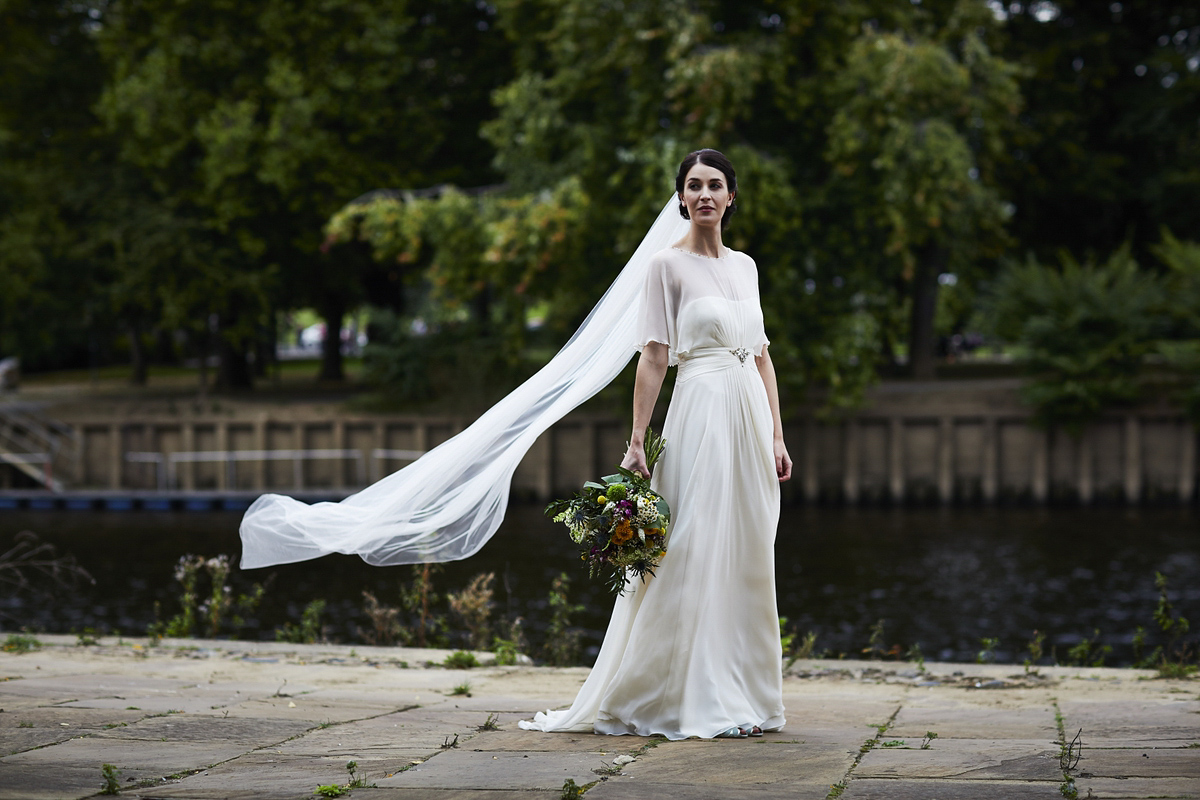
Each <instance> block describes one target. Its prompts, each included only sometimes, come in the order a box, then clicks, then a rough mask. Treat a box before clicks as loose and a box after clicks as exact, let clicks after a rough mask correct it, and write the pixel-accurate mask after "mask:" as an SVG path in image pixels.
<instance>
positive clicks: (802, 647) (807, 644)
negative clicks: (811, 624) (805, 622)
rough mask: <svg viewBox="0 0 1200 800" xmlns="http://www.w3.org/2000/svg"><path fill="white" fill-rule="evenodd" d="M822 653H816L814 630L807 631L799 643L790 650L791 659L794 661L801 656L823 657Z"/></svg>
mask: <svg viewBox="0 0 1200 800" xmlns="http://www.w3.org/2000/svg"><path fill="white" fill-rule="evenodd" d="M824 655H825V654H824V653H817V634H816V632H815V631H809V632H808V633H806V634H804V638H803V639H801V640H800V644H799V645H798V646H797V647H796V649H795V650H794V651H793V652H792V661H793V662H794V661H796V660H798V659H801V658H823V657H824ZM789 666H790V665H789Z"/></svg>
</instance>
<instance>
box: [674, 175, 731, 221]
mask: <svg viewBox="0 0 1200 800" xmlns="http://www.w3.org/2000/svg"><path fill="white" fill-rule="evenodd" d="M679 199H680V200H681V201H682V202H683V204H684V205H685V206H687V210H688V216H690V217H691V218H692V222H693V223H694V224H696V225H704V226H706V227H707V226H720V224H721V217H722V216H723V215H724V214H725V209H726V208H728V207H729V206H730V204H731V203H733V195H732V194H730V193H729V187H728V186H727V185H726V183H725V173H723V172H721V170H719V169H717V168H716V167H710V166H708V165H707V164H696V165H695V166H693V167H692V168H691V169H690V170H688V174H687V178H685V179H684V181H683V193H682V194H681V195H680V196H679Z"/></svg>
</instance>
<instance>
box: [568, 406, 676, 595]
mask: <svg viewBox="0 0 1200 800" xmlns="http://www.w3.org/2000/svg"><path fill="white" fill-rule="evenodd" d="M666 446H667V443H666V442H665V441H664V440H663V438H662V437H661V436H658V435H657V434H655V433H654V431H653V430H651V429H649V428H647V429H646V466H647V467H649V469H650V471H651V472H653V471H654V465H655V464H656V463H658V459H659V458H660V457H661V456H662V453H663V450H664V449H665V448H666ZM546 516H548V517H551V518H552V519H553V520H554V521H555V522H561V523H563V524H564V525H566V526H567V530H568V531H569V532H570V535H571V541H573V542H575V544H577V545H579V547H580V554H579V559H580V560H581V561H584V562H586V563H587V565H588V574H589V575H590V576H591V577H593V578H594V577H596V576H597V575H605V576H607V580H608V588H609V589H610V590H612V592H613V593H614V594H620V593H621V592H622V591H624V588H625V582H626V580H627V579H628V578H629V577H630V576H635V577H638V578H641V579H642V580H645V578H646V576H647V575H653V574H654V568H655V567H657V566H658V564H659V562H661V561H662V557H663V555H665V554H666V552H667V528H668V526H669V525H670V522H671V508H670V506H668V505H667V501H666V500H664V499H663V498H662V495H660V494H658V492H656V491H654V490H653V489H651V488H650V479H649V478H647V477H644V476H642V475H640V474H639V473H636V472H632V471H630V470H627V469H625V468H623V467H617V472H616V474H615V475H606V476H605V477H603V478H601V479H600V482H596V481H588V482H586V483H585V484H584V485H583V488H582V489H581V490H580V491H578V492H577V493H576V494H575V496H574V497H571V498H569V499H567V500H555V501H554V502H553V503H551V504H550V505H548V506H546Z"/></svg>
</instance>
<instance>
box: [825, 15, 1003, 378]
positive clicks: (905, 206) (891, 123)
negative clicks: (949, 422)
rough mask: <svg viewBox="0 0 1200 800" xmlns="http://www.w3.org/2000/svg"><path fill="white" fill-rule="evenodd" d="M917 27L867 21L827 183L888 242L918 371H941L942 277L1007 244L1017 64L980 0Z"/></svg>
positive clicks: (850, 212) (889, 266)
mask: <svg viewBox="0 0 1200 800" xmlns="http://www.w3.org/2000/svg"><path fill="white" fill-rule="evenodd" d="M913 27H914V28H915V29H916V30H917V31H921V32H922V33H921V34H905V33H903V32H895V33H892V32H868V33H866V34H864V35H863V36H861V37H860V38H859V39H858V40H856V41H855V42H854V44H853V45H852V46H851V48H850V52H849V55H848V56H847V64H846V68H845V69H844V70H843V71H841V73H840V74H839V75H838V77H837V79H836V82H835V89H834V92H835V96H836V97H837V98H838V109H837V111H836V112H835V113H834V115H833V118H832V120H831V121H830V123H829V144H828V148H827V150H826V158H827V159H828V160H829V162H830V164H831V165H832V166H833V174H832V175H831V177H830V181H829V183H828V185H827V187H826V188H827V197H828V198H829V200H830V201H831V202H832V203H834V204H836V205H837V206H839V207H840V208H841V209H842V210H843V211H844V217H843V218H844V219H845V220H846V224H847V225H848V226H850V227H852V228H854V229H855V230H856V231H862V232H863V233H864V234H865V237H864V238H865V239H866V240H867V241H871V242H874V243H876V246H877V247H879V248H880V251H881V253H880V254H881V255H882V256H883V258H882V259H881V261H882V262H883V263H882V264H881V266H882V268H883V269H884V270H886V274H887V276H888V278H887V279H888V280H889V281H890V282H892V283H893V285H894V286H896V287H897V288H898V289H899V291H898V292H897V294H898V297H900V298H907V299H908V301H909V303H910V322H909V326H908V341H909V346H908V351H909V363H910V366H911V372H912V374H913V376H914V377H918V378H932V377H933V376H934V361H933V358H934V328H933V323H934V314H935V311H936V308H937V288H938V276H939V275H940V274H941V273H945V272H953V271H960V272H961V271H963V270H969V269H971V267H972V266H974V265H975V264H976V263H978V262H979V260H980V259H982V258H989V257H995V256H997V255H999V254H1000V253H1002V252H1003V249H1004V245H1005V244H1007V243H1008V240H1007V237H1006V236H1005V232H1004V223H1005V221H1006V219H1007V217H1008V210H1007V207H1006V205H1005V203H1004V202H1003V200H1002V198H1001V196H1000V193H999V192H998V191H997V189H996V186H995V172H996V165H997V162H998V161H999V160H1000V159H1002V158H1003V156H1004V149H1005V139H1006V137H1005V133H1006V131H1007V129H1009V128H1010V127H1011V124H1012V122H1013V120H1014V118H1015V115H1016V112H1017V110H1018V108H1019V106H1020V95H1019V93H1018V91H1017V83H1016V77H1017V75H1018V74H1019V70H1018V68H1017V67H1016V66H1015V65H1013V64H1011V63H1009V62H1006V61H1004V60H1003V59H1001V58H999V57H998V56H997V55H996V54H995V53H994V52H993V50H992V47H991V46H990V45H989V39H993V38H995V37H994V31H993V30H992V28H993V27H994V21H993V19H992V15H991V13H990V12H989V11H987V9H986V8H984V7H983V6H982V5H980V4H978V3H974V2H960V3H956V4H954V5H953V6H952V8H951V10H950V13H949V15H948V16H947V17H946V18H945V19H942V20H938V19H936V18H935V17H934V16H933V15H930V16H929V17H927V18H925V19H918V20H917V24H916V25H914V26H913Z"/></svg>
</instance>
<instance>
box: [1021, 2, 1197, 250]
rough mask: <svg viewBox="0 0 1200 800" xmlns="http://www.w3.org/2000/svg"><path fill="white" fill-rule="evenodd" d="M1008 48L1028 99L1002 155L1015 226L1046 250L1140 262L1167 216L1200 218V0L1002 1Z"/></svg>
mask: <svg viewBox="0 0 1200 800" xmlns="http://www.w3.org/2000/svg"><path fill="white" fill-rule="evenodd" d="M1003 7H1004V11H1003V12H1002V13H1003V16H1004V17H1005V18H1006V19H1005V22H1004V28H1005V30H1006V31H1007V35H1006V37H1005V38H1006V41H1005V45H1004V54H1005V55H1006V56H1007V57H1008V58H1010V59H1013V60H1015V61H1018V62H1020V63H1022V64H1024V65H1027V67H1028V69H1027V71H1026V72H1025V74H1024V75H1023V76H1022V80H1021V91H1022V94H1023V95H1024V96H1025V98H1026V100H1027V102H1026V107H1025V110H1024V111H1023V113H1022V114H1021V116H1020V129H1019V131H1018V132H1017V133H1016V135H1014V136H1013V137H1012V140H1011V144H1010V148H1011V151H1012V158H1011V159H1010V160H1009V161H1008V162H1007V163H1006V164H1004V165H1003V167H1004V168H1003V170H1002V172H1001V175H1000V177H1001V180H1002V183H1003V186H1004V187H1005V188H1004V191H1005V193H1006V194H1007V195H1008V196H1009V197H1010V198H1011V200H1012V202H1013V203H1014V204H1015V208H1016V213H1015V214H1014V217H1013V220H1012V232H1013V235H1014V236H1015V237H1016V239H1017V240H1018V241H1019V242H1020V243H1021V246H1022V248H1023V249H1028V250H1032V251H1033V252H1035V253H1037V254H1038V255H1039V257H1041V258H1043V259H1048V258H1053V257H1054V256H1055V254H1056V252H1057V251H1058V250H1059V249H1060V248H1066V249H1068V250H1070V251H1071V252H1072V253H1074V254H1076V256H1077V257H1080V258H1083V257H1084V256H1085V254H1087V253H1089V252H1092V253H1109V252H1112V251H1114V250H1116V249H1117V248H1118V247H1120V246H1121V244H1122V243H1124V242H1125V240H1126V239H1130V240H1131V242H1132V246H1133V251H1132V252H1133V255H1134V256H1135V257H1136V258H1137V259H1138V261H1139V262H1141V263H1142V264H1143V266H1148V265H1150V264H1152V263H1153V259H1152V258H1150V257H1149V256H1150V252H1149V248H1151V247H1152V246H1153V245H1154V244H1155V243H1156V242H1157V241H1158V236H1159V229H1160V227H1161V226H1164V225H1165V226H1166V227H1168V228H1169V229H1171V230H1173V231H1176V232H1177V233H1184V232H1187V231H1194V230H1197V229H1200V204H1197V203H1196V202H1195V198H1196V197H1197V196H1198V195H1200V167H1197V165H1198V164H1200V128H1197V125H1196V114H1195V109H1196V107H1197V106H1198V105H1200V8H1198V7H1197V6H1196V4H1195V3H1185V2H1162V1H1161V0H1122V2H1119V3H1090V2H1083V1H1082V0H1058V2H1055V3H1053V4H1050V3H1028V2H1026V3H1005V4H1003Z"/></svg>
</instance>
